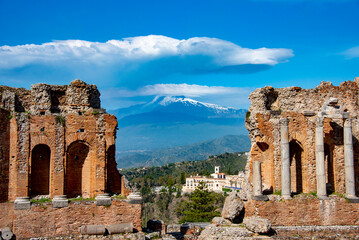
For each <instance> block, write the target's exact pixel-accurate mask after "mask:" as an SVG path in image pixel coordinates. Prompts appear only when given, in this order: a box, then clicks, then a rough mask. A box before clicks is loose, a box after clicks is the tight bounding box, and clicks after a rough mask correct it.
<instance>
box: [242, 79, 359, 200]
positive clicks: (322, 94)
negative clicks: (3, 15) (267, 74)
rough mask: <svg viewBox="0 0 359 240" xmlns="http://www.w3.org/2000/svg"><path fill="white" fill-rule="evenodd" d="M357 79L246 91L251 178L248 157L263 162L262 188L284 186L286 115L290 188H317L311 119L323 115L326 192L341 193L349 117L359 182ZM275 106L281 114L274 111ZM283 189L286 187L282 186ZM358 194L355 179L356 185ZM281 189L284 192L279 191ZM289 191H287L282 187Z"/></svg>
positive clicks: (357, 188) (358, 191)
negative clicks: (283, 130)
mask: <svg viewBox="0 0 359 240" xmlns="http://www.w3.org/2000/svg"><path fill="white" fill-rule="evenodd" d="M358 91H359V83H358V80H355V81H346V82H343V83H341V84H340V85H339V86H333V85H332V84H331V83H330V82H322V83H321V84H320V85H319V86H317V87H316V88H314V89H302V88H299V87H287V88H273V87H264V88H260V89H257V90H255V91H254V92H252V93H251V94H250V96H249V99H250V101H251V106H250V108H249V112H250V114H248V117H247V118H246V128H247V129H248V131H249V137H250V139H251V142H252V147H251V151H250V155H249V159H248V161H247V166H246V172H248V173H249V176H248V179H249V180H250V181H252V173H251V169H252V162H253V161H260V162H261V163H262V183H263V192H264V193H265V192H276V191H280V190H281V188H282V181H281V177H282V173H281V154H282V147H281V134H280V132H281V131H280V119H281V118H287V119H288V142H289V152H290V156H289V157H290V179H289V180H290V187H291V188H290V191H289V193H290V192H294V193H300V192H304V193H310V192H316V191H317V178H316V162H315V159H316V156H315V149H316V145H315V126H316V124H315V118H317V117H318V116H322V117H324V122H323V138H324V154H325V156H326V158H325V159H326V160H325V161H326V162H325V164H326V166H327V167H326V170H325V171H326V172H325V175H326V176H325V178H326V186H327V188H328V192H337V193H342V194H344V193H345V164H344V144H343V128H344V120H345V119H347V118H349V117H350V118H351V119H352V133H353V152H354V165H355V166H354V169H355V181H354V182H356V183H358V182H359V142H358V141H356V139H359V103H358V101H357V93H358ZM274 111H276V112H278V111H279V113H280V114H273V112H274ZM286 189H287V188H286ZM355 191H356V195H358V194H359V184H355ZM282 194H283V191H282ZM286 194H287V195H289V194H288V192H286Z"/></svg>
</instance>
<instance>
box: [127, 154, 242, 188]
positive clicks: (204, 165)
mask: <svg viewBox="0 0 359 240" xmlns="http://www.w3.org/2000/svg"><path fill="white" fill-rule="evenodd" d="M246 163H247V156H246V155H245V154H244V153H224V154H220V155H217V156H210V157H209V158H208V159H207V160H203V161H186V162H178V163H170V164H166V165H164V166H161V167H148V168H130V169H125V170H123V171H122V173H123V174H124V175H125V176H126V178H127V179H128V180H129V181H130V182H131V183H133V184H135V186H136V187H137V188H138V189H141V188H142V187H143V186H145V183H146V184H147V185H148V186H147V187H149V188H151V187H153V186H167V185H175V184H184V183H185V179H186V177H189V176H191V175H193V176H194V175H197V174H199V175H202V176H209V175H210V174H211V173H213V170H214V167H215V166H220V169H221V172H224V173H226V174H228V175H230V174H238V171H244V168H245V165H246ZM146 191H147V192H148V190H146Z"/></svg>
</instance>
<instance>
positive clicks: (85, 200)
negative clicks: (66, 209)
mask: <svg viewBox="0 0 359 240" xmlns="http://www.w3.org/2000/svg"><path fill="white" fill-rule="evenodd" d="M69 201H70V202H90V201H93V202H94V201H95V198H83V197H77V198H70V199H69Z"/></svg>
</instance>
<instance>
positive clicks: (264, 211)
mask: <svg viewBox="0 0 359 240" xmlns="http://www.w3.org/2000/svg"><path fill="white" fill-rule="evenodd" d="M357 205H358V204H357V203H347V202H346V200H345V199H344V198H339V197H338V198H331V199H330V200H319V199H317V198H314V197H313V198H310V197H308V198H306V199H303V198H298V199H292V200H284V201H280V200H271V201H267V202H264V201H254V200H249V201H248V202H246V204H245V217H249V216H260V217H261V218H266V219H269V221H270V222H271V223H272V225H273V226H323V225H325V226H329V225H359V209H358V206H357Z"/></svg>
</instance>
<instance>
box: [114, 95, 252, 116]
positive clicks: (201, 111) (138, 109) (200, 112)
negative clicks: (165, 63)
mask: <svg viewBox="0 0 359 240" xmlns="http://www.w3.org/2000/svg"><path fill="white" fill-rule="evenodd" d="M246 111H247V110H246V109H235V108H231V107H223V106H219V105H216V104H211V103H203V102H199V101H196V100H193V99H191V98H187V97H185V96H157V97H155V98H154V99H153V100H152V101H151V102H148V103H145V104H138V105H134V106H131V107H129V108H122V109H117V110H112V111H109V112H110V113H112V114H114V115H116V116H117V118H118V119H121V118H124V117H126V116H130V115H134V114H143V113H148V112H162V113H165V112H167V113H183V114H186V115H191V116H195V117H201V118H244V116H245V113H246Z"/></svg>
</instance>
